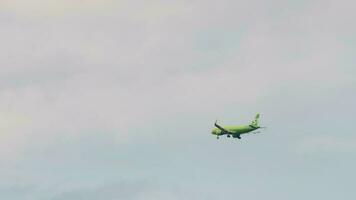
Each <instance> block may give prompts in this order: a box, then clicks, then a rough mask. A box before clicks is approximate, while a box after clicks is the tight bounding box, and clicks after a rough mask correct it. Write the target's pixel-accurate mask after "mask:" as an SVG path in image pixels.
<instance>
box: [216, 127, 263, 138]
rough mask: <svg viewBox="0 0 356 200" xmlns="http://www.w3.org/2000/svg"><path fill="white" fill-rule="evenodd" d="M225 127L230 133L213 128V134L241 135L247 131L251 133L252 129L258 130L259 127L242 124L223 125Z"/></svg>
mask: <svg viewBox="0 0 356 200" xmlns="http://www.w3.org/2000/svg"><path fill="white" fill-rule="evenodd" d="M223 128H224V129H225V130H227V131H229V133H226V132H224V131H222V130H220V129H218V128H213V130H212V132H211V133H212V134H213V135H217V136H219V135H241V134H245V133H249V132H251V131H254V130H257V129H258V127H251V126H250V125H241V126H223Z"/></svg>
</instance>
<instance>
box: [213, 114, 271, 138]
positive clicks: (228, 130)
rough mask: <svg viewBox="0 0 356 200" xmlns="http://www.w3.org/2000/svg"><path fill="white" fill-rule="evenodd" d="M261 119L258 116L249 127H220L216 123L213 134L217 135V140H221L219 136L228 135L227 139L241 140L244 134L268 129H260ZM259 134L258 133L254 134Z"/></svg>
mask: <svg viewBox="0 0 356 200" xmlns="http://www.w3.org/2000/svg"><path fill="white" fill-rule="evenodd" d="M259 118H260V114H257V115H256V117H255V119H254V120H253V121H252V122H251V124H249V125H240V126H220V125H218V124H217V121H215V124H214V125H215V127H216V128H214V129H213V130H212V132H211V133H212V134H213V135H216V137H217V139H219V136H221V135H227V137H231V136H232V137H233V138H238V139H241V136H240V135H242V134H246V133H250V132H252V131H255V130H257V129H260V128H266V127H260V126H259V123H258V120H259ZM254 133H258V132H254Z"/></svg>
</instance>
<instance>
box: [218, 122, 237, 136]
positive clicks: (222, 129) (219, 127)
mask: <svg viewBox="0 0 356 200" xmlns="http://www.w3.org/2000/svg"><path fill="white" fill-rule="evenodd" d="M214 125H215V127H216V128H218V129H220V130H221V131H223V132H225V133H228V134H231V135H234V133H231V132H230V131H228V130H226V129H224V128H223V127H221V126H219V125H218V124H217V121H215V124H214Z"/></svg>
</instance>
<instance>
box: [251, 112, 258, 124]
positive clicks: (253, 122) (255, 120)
mask: <svg viewBox="0 0 356 200" xmlns="http://www.w3.org/2000/svg"><path fill="white" fill-rule="evenodd" d="M259 118H260V114H259V113H257V115H256V117H255V119H254V120H253V121H252V122H251V125H252V126H254V127H259V126H260V125H259V123H258V120H259Z"/></svg>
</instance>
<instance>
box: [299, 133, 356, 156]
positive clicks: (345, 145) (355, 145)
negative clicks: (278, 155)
mask: <svg viewBox="0 0 356 200" xmlns="http://www.w3.org/2000/svg"><path fill="white" fill-rule="evenodd" d="M296 152H297V153H299V154H301V155H311V156H322V157H325V156H330V155H355V154H356V138H355V137H353V136H345V135H340V134H338V135H313V136H307V137H305V138H304V139H302V140H301V141H300V142H299V143H298V145H297V146H296Z"/></svg>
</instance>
